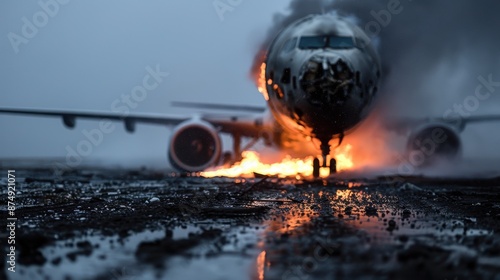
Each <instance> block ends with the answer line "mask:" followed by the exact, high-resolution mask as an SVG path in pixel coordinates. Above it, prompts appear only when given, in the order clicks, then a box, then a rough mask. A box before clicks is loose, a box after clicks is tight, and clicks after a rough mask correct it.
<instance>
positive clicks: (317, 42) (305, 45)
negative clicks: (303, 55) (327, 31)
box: [299, 36, 327, 49]
mask: <svg viewBox="0 0 500 280" xmlns="http://www.w3.org/2000/svg"><path fill="white" fill-rule="evenodd" d="M326 43H327V37H324V36H314V37H302V38H300V43H299V48H301V49H321V48H324V47H326Z"/></svg>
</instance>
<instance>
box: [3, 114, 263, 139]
mask: <svg viewBox="0 0 500 280" xmlns="http://www.w3.org/2000/svg"><path fill="white" fill-rule="evenodd" d="M1 113H4V114H18V115H32V116H45V117H61V118H62V120H63V123H64V125H65V126H66V127H68V128H74V127H75V125H76V119H77V118H81V119H94V120H110V121H123V122H124V124H125V129H126V130H127V132H134V131H135V124H136V123H145V124H157V125H166V126H170V125H178V124H180V123H182V122H184V121H187V120H190V119H193V118H194V117H196V118H199V119H200V120H203V121H206V122H208V123H210V124H212V125H213V126H214V127H215V128H217V129H218V130H219V131H220V132H224V133H229V134H232V135H240V136H244V137H259V136H261V133H262V130H263V121H262V114H259V115H236V114H201V115H196V116H173V115H157V114H119V113H106V112H95V111H81V112H75V111H62V110H42V109H11V108H0V114H1Z"/></svg>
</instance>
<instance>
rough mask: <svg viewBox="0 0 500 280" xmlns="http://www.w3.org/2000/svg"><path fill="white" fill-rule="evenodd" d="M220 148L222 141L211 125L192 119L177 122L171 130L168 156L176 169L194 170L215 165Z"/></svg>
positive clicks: (219, 154)
mask: <svg viewBox="0 0 500 280" xmlns="http://www.w3.org/2000/svg"><path fill="white" fill-rule="evenodd" d="M221 150H222V142H221V139H220V136H219V133H218V132H217V130H216V129H215V128H214V127H213V125H211V124H210V123H207V122H205V121H202V120H197V119H193V120H189V121H185V122H183V123H181V124H179V125H178V126H177V127H176V128H175V129H174V131H173V132H172V137H171V139H170V144H169V148H168V158H169V160H170V163H171V164H172V166H173V167H175V168H176V169H178V170H181V171H188V172H196V171H202V170H205V169H207V168H209V167H212V166H214V165H216V164H217V163H218V161H219V160H220V156H221Z"/></svg>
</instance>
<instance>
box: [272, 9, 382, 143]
mask: <svg viewBox="0 0 500 280" xmlns="http://www.w3.org/2000/svg"><path fill="white" fill-rule="evenodd" d="M265 75H266V86H267V88H266V89H267V93H268V96H269V100H268V102H269V106H270V108H271V111H272V112H273V113H274V116H275V118H276V120H277V121H278V122H279V123H280V124H281V126H283V127H284V128H285V129H286V130H288V131H289V132H291V133H297V132H300V133H302V134H303V135H305V136H310V137H315V138H318V139H323V140H324V139H328V140H329V139H331V138H332V137H334V136H335V135H339V134H343V133H344V132H346V131H348V130H349V129H351V128H353V127H354V126H355V125H356V124H358V123H359V122H360V121H361V120H362V119H363V118H364V117H365V116H366V115H367V114H368V112H369V109H370V105H371V103H372V101H373V98H374V96H375V95H376V93H377V87H378V84H379V79H380V62H379V58H378V55H377V53H376V51H375V49H374V48H373V46H372V44H371V43H370V39H369V38H368V37H367V36H366V34H365V33H364V32H363V31H362V30H361V29H359V28H358V27H356V26H355V25H354V24H352V23H350V22H348V21H347V20H345V19H343V18H340V17H338V16H334V15H314V16H309V17H306V18H304V19H301V20H299V21H297V22H295V23H293V24H291V25H290V26H289V27H287V28H286V29H284V30H283V31H282V32H281V33H280V34H279V35H278V36H277V37H276V39H275V40H274V41H273V43H272V44H271V46H270V48H269V51H268V53H267V59H266V69H265Z"/></svg>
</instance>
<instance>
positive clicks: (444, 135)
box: [407, 123, 462, 166]
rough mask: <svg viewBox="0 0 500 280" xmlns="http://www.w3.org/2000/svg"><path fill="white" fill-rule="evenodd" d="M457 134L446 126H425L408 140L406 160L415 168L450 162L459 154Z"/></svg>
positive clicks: (459, 143) (459, 147) (459, 141)
mask: <svg viewBox="0 0 500 280" xmlns="http://www.w3.org/2000/svg"><path fill="white" fill-rule="evenodd" d="M461 150H462V143H461V140H460V136H459V132H458V130H457V129H456V128H454V127H453V126H450V125H448V124H440V123H435V124H426V125H424V126H421V127H419V128H417V129H416V130H414V131H413V132H412V133H411V134H410V137H409V139H408V145H407V153H408V154H407V156H408V160H409V161H410V162H411V163H412V164H413V165H415V166H428V165H431V164H433V163H436V161H438V160H445V161H450V160H452V159H455V158H456V157H457V156H459V155H460V154H461Z"/></svg>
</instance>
